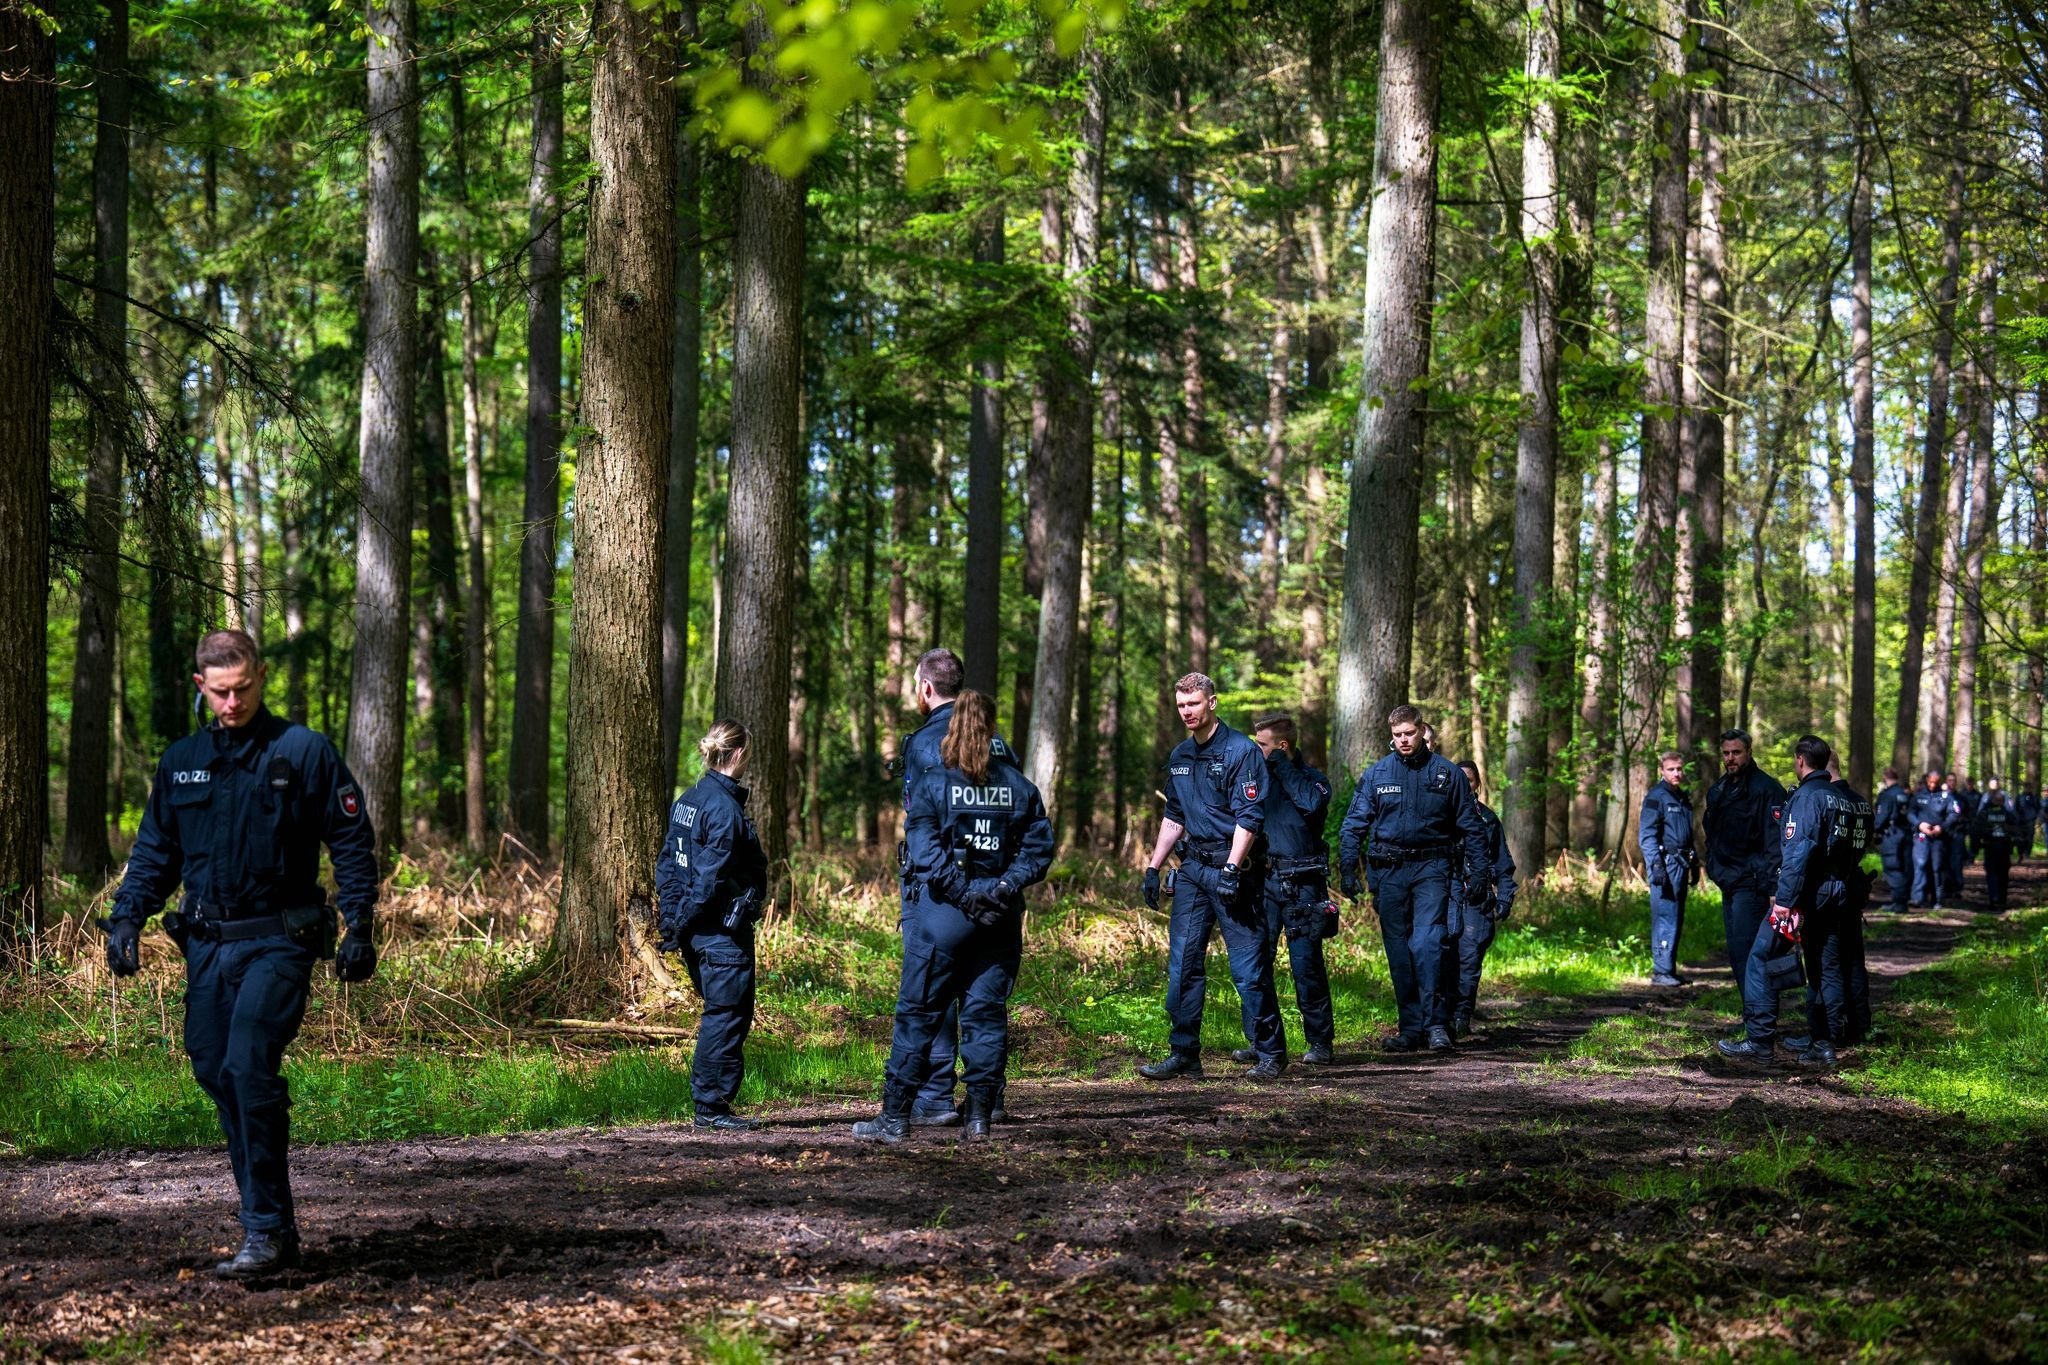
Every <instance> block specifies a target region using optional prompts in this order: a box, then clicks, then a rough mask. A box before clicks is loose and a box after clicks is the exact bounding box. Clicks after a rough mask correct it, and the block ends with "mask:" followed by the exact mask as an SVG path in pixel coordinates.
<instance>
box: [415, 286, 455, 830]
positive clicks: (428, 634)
mask: <svg viewBox="0 0 2048 1365" xmlns="http://www.w3.org/2000/svg"><path fill="white" fill-rule="evenodd" d="M421 277H422V279H423V280H424V281H425V283H426V286H427V293H428V295H429V296H430V298H431V296H433V295H435V294H437V293H438V292H439V287H440V281H439V270H438V269H437V267H436V262H435V259H434V252H433V251H432V250H431V249H427V248H423V249H422V251H421ZM447 368H448V367H447V346H446V343H445V340H444V337H443V334H442V329H441V309H440V307H439V305H438V304H436V303H432V302H430V303H429V304H428V306H427V307H425V308H423V309H421V310H420V380H419V392H418V400H419V404H418V406H419V434H418V438H417V444H416V445H415V446H414V448H413V472H414V487H413V513H414V523H415V525H417V526H419V527H421V528H422V529H424V530H425V531H426V539H427V558H426V563H425V565H424V566H423V567H424V570H425V572H424V573H421V574H418V575H416V576H415V577H414V581H413V590H414V591H413V595H414V598H415V600H414V602H413V604H412V613H413V630H412V636H413V656H414V660H413V715H414V718H415V719H416V720H417V721H418V722H419V725H418V731H417V733H416V734H415V735H414V737H413V747H414V751H415V752H416V753H419V754H422V755H425V756H427V757H426V761H425V762H423V763H421V764H420V765H419V767H420V769H421V770H422V772H423V775H424V778H425V783H426V789H425V791H424V792H422V793H420V795H423V796H424V797H425V798H426V799H425V800H424V801H420V802H418V803H417V807H418V808H417V809H416V810H415V811H414V812H413V827H414V829H415V830H416V831H418V832H421V833H424V832H425V831H426V829H427V827H428V826H429V825H430V824H431V825H433V826H436V827H438V828H440V829H442V830H446V831H450V832H452V831H454V830H455V829H456V828H457V827H458V822H459V821H460V819H461V814H462V792H461V790H460V780H459V774H460V773H461V772H462V735H463V730H462V707H463V702H462V686H463V677H462V627H463V625H464V624H465V623H464V621H463V611H462V606H461V599H462V583H461V574H460V571H459V570H458V569H457V567H456V564H457V551H456V544H455V485H454V475H453V473H452V472H451V471H452V462H453V456H452V455H451V453H450V449H451V441H450V437H449V434H448V388H447V378H446V376H447Z"/></svg>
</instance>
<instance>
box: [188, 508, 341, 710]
mask: <svg viewBox="0 0 2048 1365" xmlns="http://www.w3.org/2000/svg"><path fill="white" fill-rule="evenodd" d="M304 519H305V513H304V512H303V511H300V510H298V509H296V508H289V507H288V508H287V509H286V511H285V512H284V514H283V515H282V516H281V517H280V518H279V519H278V520H279V530H280V540H281V541H282V545H281V546H280V548H281V550H282V551H283V554H284V643H285V650H286V651H287V652H288V653H289V654H290V656H291V666H292V671H291V676H290V678H289V680H288V681H287V682H286V684H285V701H284V712H285V718H286V719H287V720H289V721H291V722H292V723H293V724H294V725H307V724H310V723H311V721H310V716H311V704H310V700H309V697H310V694H309V692H308V690H307V675H308V674H309V673H311V671H312V664H311V660H309V659H307V657H306V638H307V637H306V604H307V596H308V593H307V584H306V544H305V542H306V531H305V525H304ZM155 602H156V595H155V592H154V591H153V590H152V592H151V595H150V603H151V605H152V607H153V606H154V605H155ZM152 635H154V631H152Z"/></svg>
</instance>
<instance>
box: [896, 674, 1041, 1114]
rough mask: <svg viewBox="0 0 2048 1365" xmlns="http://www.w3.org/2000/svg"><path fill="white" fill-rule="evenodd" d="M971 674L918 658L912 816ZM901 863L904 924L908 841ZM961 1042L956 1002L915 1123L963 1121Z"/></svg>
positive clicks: (903, 757) (911, 740)
mask: <svg viewBox="0 0 2048 1365" xmlns="http://www.w3.org/2000/svg"><path fill="white" fill-rule="evenodd" d="M965 677H966V670H965V669H964V668H963V667H962V666H961V663H960V656H959V655H957V654H955V653H954V652H953V651H952V650H950V649H934V650H931V651H930V652H928V653H927V654H925V656H924V657H923V658H921V659H919V660H918V661H917V670H916V672H915V673H914V674H913V676H912V678H911V691H912V695H913V696H914V697H915V698H916V700H917V710H918V714H919V715H921V716H923V717H924V723H923V724H921V725H919V726H918V728H917V729H916V730H914V731H912V732H911V733H910V734H909V735H907V736H905V737H904V740H903V746H902V748H901V750H900V751H899V757H898V762H899V763H900V764H901V765H902V768H903V810H904V815H905V817H906V818H908V816H909V812H910V794H911V791H912V789H913V787H914V786H915V784H916V783H917V782H918V781H919V780H920V779H921V777H922V776H923V775H924V774H925V773H928V772H930V771H931V770H933V769H935V768H937V767H938V766H939V745H940V742H941V741H943V740H944V739H945V737H946V726H947V725H948V724H949V723H950V722H951V721H952V719H953V706H954V703H955V701H956V699H957V698H958V697H959V695H960V687H961V683H962V680H963V679H964V678H965ZM991 747H993V748H994V749H996V750H997V751H998V753H999V756H1001V757H1002V758H1003V759H1004V760H1005V761H1007V762H1008V763H1010V764H1011V765H1012V766H1013V767H1015V766H1021V765H1019V764H1018V763H1017V755H1016V753H1015V752H1014V751H1013V750H1011V748H1010V746H1009V745H1008V744H1006V743H1004V741H1003V738H1002V736H1001V735H997V736H996V737H995V739H994V740H993V741H992V746H991ZM897 861H898V864H899V872H900V881H901V890H902V896H903V904H902V913H901V915H900V916H899V917H898V921H897V922H898V926H899V928H900V927H901V925H902V924H904V923H907V922H908V921H909V919H910V915H911V909H912V902H913V901H914V900H915V899H916V896H917V888H916V887H915V886H914V885H913V883H912V880H911V876H910V868H909V859H908V857H907V846H906V845H898V847H897ZM959 1046H960V1007H959V1005H957V1004H955V1005H953V1006H952V1007H950V1008H949V1009H948V1010H947V1011H946V1017H945V1019H944V1020H942V1021H941V1022H940V1024H939V1028H938V1031H937V1032H936V1033H934V1034H933V1035H932V1055H931V1075H930V1078H929V1079H927V1080H926V1081H925V1083H924V1088H923V1089H922V1090H920V1091H919V1092H918V1095H917V1103H916V1104H914V1105H912V1106H911V1110H910V1121H911V1123H912V1124H913V1125H914V1126H917V1127H933V1128H949V1127H951V1126H953V1125H954V1124H957V1123H959V1122H960V1111H959V1110H958V1109H956V1108H955V1107H954V1105H953V1090H954V1087H955V1085H956V1084H957V1083H958V1079H959V1077H958V1072H959V1066H958V1060H959ZM1004 1084H1005V1082H1004V1080H1003V1079H1001V1078H999V1079H998V1080H997V1082H996V1100H995V1112H994V1114H993V1115H992V1117H993V1119H994V1121H995V1122H997V1123H1001V1122H1003V1121H1004V1120H1005V1119H1007V1118H1008V1115H1007V1114H1006V1113H1005V1112H1004V1109H1003V1089H1004Z"/></svg>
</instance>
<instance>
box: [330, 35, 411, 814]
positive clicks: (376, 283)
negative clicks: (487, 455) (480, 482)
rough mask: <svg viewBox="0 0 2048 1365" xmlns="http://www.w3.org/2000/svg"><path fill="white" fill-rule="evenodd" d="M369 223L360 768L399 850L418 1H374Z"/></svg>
mask: <svg viewBox="0 0 2048 1365" xmlns="http://www.w3.org/2000/svg"><path fill="white" fill-rule="evenodd" d="M367 21H368V27H369V30H370V38H369V86H370V93H369V126H370V148H369V168H370V179H369V188H368V194H367V196H366V201H365V209H364V217H365V220H366V222H367V225H368V234H367V240H366V242H365V246H364V253H363V383H362V423H361V446H360V452H361V453H360V461H359V467H358V470H357V477H358V479H359V480H360V483H361V490H360V494H359V499H360V501H359V507H358V513H357V520H356V602H355V626H356V644H355V659H354V665H353V671H352V673H351V676H350V682H349V723H348V764H349V767H350V768H351V769H353V770H354V772H355V775H356V779H357V780H358V781H359V782H361V783H362V787H363V809H364V812H365V814H366V815H367V816H368V818H369V821H370V826H371V828H372V829H374V830H375V831H376V834H377V842H378V846H379V848H380V849H383V850H387V851H388V850H390V849H392V848H395V847H396V846H397V844H398V842H399V839H400V837H401V832H402V826H401V824H400V805H401V800H400V793H401V785H402V783H403V781H404V777H405V685H406V655H407V638H406V637H407V629H406V628H407V616H408V611H409V608H410V606H411V603H410V602H409V601H408V596H409V589H410V586H411V581H412V443H413V423H414V421H415V415H414V410H413V409H414V394H415V388H416V380H417V378H418V350H419V314H418V311H417V307H416V303H415V295H416V293H417V283H416V282H417V280H418V277H419V252H420V221H419V220H420V213H419V208H420V177H419V155H420V110H419V105H420V78H419V65H418V60H417V54H416V52H415V49H414V34H415V22H416V12H415V8H414V0H381V2H380V0H371V3H370V5H369V8H368V11H367Z"/></svg>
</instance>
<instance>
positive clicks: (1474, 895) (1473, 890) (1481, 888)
mask: <svg viewBox="0 0 2048 1365" xmlns="http://www.w3.org/2000/svg"><path fill="white" fill-rule="evenodd" d="M1492 902H1493V884H1492V883H1491V882H1467V883H1466V884H1465V904H1467V905H1479V906H1483V905H1490V904H1491V903H1492Z"/></svg>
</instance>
